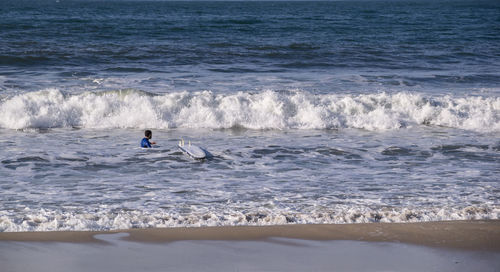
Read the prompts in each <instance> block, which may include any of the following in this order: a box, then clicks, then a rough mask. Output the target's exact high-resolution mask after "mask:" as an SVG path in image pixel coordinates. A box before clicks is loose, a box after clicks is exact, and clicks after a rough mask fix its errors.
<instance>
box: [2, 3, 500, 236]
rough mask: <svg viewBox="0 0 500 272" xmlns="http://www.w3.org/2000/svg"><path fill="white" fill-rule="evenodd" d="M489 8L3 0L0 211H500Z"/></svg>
mask: <svg viewBox="0 0 500 272" xmlns="http://www.w3.org/2000/svg"><path fill="white" fill-rule="evenodd" d="M498 14H500V4H499V3H498V1H490V0H486V1H483V0H481V1H467V0H466V1H451V2H450V1H443V2H441V1H406V0H405V1H363V2H362V4H360V3H359V2H356V1H325V2H311V1H303V2H300V1H298V2H294V1H292V2H290V1H277V2H272V1H269V2H259V1H240V2H230V1H222V2H211V1H199V2H197V1H180V2H176V1H146V2H144V1H113V0H107V1H78V0H74V1H66V0H65V1H62V0H61V1H52V0H40V1H10V0H6V1H2V5H0V28H1V31H0V231H4V232H18V231H49V230H114V229H126V228H158V227H181V226H221V225H225V226H227V225H276V224H299V223H305V224H309V223H319V224H322V223H334V224H337V223H339V224H343V223H370V222H423V221H440V220H477V219H499V218H500V216H499V213H500V180H499V178H498V177H500V136H499V135H500V74H499V71H500V52H499V46H498V44H499V37H500V36H499V35H498V20H497V18H498ZM145 129H151V130H152V131H153V139H152V140H153V141H156V142H157V143H158V144H157V145H156V146H155V148H152V149H142V148H140V147H139V143H140V141H141V139H142V138H143V137H144V130H145ZM181 139H184V140H185V142H187V143H189V142H192V143H194V144H196V145H199V146H201V147H203V148H205V149H206V150H208V151H209V152H210V153H211V155H212V156H211V157H209V158H208V159H205V160H201V161H198V160H194V159H192V158H190V157H188V156H187V155H186V154H183V153H182V152H181V151H180V150H179V149H178V148H177V143H178V141H180V140H181Z"/></svg>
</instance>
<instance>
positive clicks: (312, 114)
mask: <svg viewBox="0 0 500 272" xmlns="http://www.w3.org/2000/svg"><path fill="white" fill-rule="evenodd" d="M418 125H434V126H445V127H451V128H459V129H466V130H472V131H480V132H497V131H500V98H498V97H476V96H474V97H473V96H470V97H452V96H437V97H425V96H423V95H422V94H414V93H403V92H402V93H395V94H387V93H378V94H361V95H349V94H311V93H308V92H305V91H289V92H277V91H263V92H258V93H250V92H238V93H234V94H214V93H212V92H210V91H203V92H193V93H191V92H176V93H168V94H162V95H153V94H150V93H146V92H141V91H135V90H119V91H111V92H102V93H92V92H86V93H82V94H73V95H70V94H65V93H63V92H61V91H60V90H57V89H48V90H43V91H38V92H31V93H25V94H20V95H16V96H13V97H8V98H4V99H3V100H2V101H0V127H2V128H7V129H25V128H60V127H82V128H156V129H166V128H215V129H220V128H233V127H242V128H247V129H339V128H358V129H366V130H395V129H400V128H406V127H412V126H418Z"/></svg>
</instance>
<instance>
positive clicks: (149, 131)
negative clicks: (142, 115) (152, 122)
mask: <svg viewBox="0 0 500 272" xmlns="http://www.w3.org/2000/svg"><path fill="white" fill-rule="evenodd" d="M151 134H152V133H151V130H149V129H148V130H146V131H144V136H146V138H151Z"/></svg>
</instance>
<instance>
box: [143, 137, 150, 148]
mask: <svg viewBox="0 0 500 272" xmlns="http://www.w3.org/2000/svg"><path fill="white" fill-rule="evenodd" d="M141 147H146V148H147V147H151V143H150V142H149V140H148V138H143V139H142V141H141Z"/></svg>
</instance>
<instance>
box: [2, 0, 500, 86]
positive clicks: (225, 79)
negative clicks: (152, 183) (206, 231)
mask: <svg viewBox="0 0 500 272" xmlns="http://www.w3.org/2000/svg"><path fill="white" fill-rule="evenodd" d="M0 29H1V32H0V76H1V77H3V78H4V81H3V82H1V81H0V84H1V85H0V90H3V91H6V90H23V91H24V90H29V91H34V90H38V89H41V88H43V87H55V86H54V85H56V86H57V84H59V87H62V88H64V87H67V89H70V90H74V89H78V90H84V89H85V88H82V85H85V84H86V85H87V86H86V87H87V88H92V87H96V86H95V85H96V83H95V82H92V81H90V82H86V81H85V80H86V79H88V78H109V77H119V78H127V77H131V78H134V79H135V80H131V81H132V82H127V83H126V84H122V85H125V86H121V85H120V84H113V83H110V84H108V85H106V84H101V86H99V87H98V88H101V89H102V88H106V87H109V88H111V89H113V88H117V87H120V88H136V89H141V90H149V91H153V92H164V91H165V90H166V89H167V90H169V91H172V90H179V89H181V90H182V89H187V90H204V89H208V90H211V91H215V92H221V91H223V92H234V91H237V90H241V91H247V90H255V89H256V90H262V89H266V88H271V89H272V88H280V89H288V88H293V87H299V88H305V89H307V90H308V91H319V92H322V93H325V92H326V93H331V92H342V91H343V92H346V91H349V92H351V93H352V92H354V93H364V92H371V91H373V90H379V91H388V90H389V91H390V90H394V89H396V90H405V91H407V90H418V91H426V92H429V91H430V92H440V93H443V92H445V93H457V92H470V91H471V90H475V91H477V90H478V89H481V88H496V87H498V84H499V83H500V76H499V72H498V71H500V38H499V37H500V35H499V34H500V4H499V3H498V2H497V1H331V2H309V1H305V2H287V1H283V2H251V1H249V2H248V1H241V2H210V1H209V2H205V1H203V2H192V1H185V2H170V1H152V2H151V1H65V0H61V1H59V2H56V1H52V0H51V1H48V0H47V1H46V0H44V1H3V2H2V5H1V7H0ZM26 78H29V80H26ZM47 79H49V82H47ZM87 81H88V80H87ZM56 82H57V83H56ZM102 85H104V86H102ZM96 88H97V87H96ZM483 91H484V90H483ZM495 93H496V94H498V90H496V91H495Z"/></svg>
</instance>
